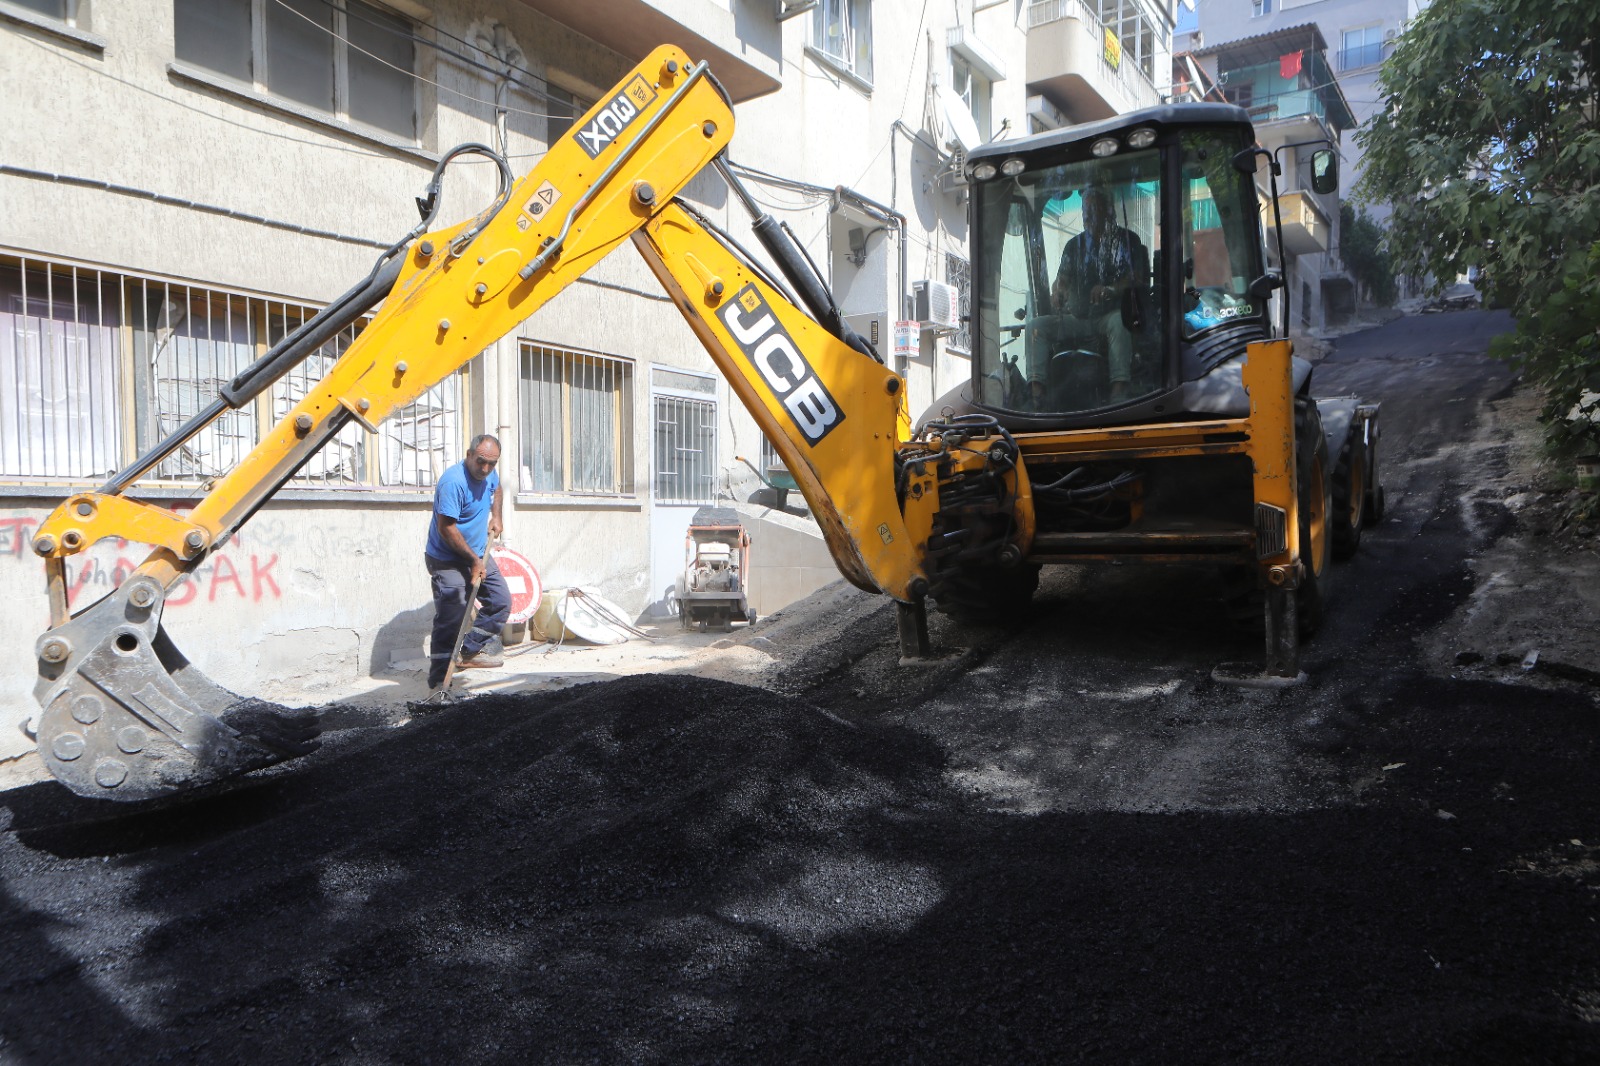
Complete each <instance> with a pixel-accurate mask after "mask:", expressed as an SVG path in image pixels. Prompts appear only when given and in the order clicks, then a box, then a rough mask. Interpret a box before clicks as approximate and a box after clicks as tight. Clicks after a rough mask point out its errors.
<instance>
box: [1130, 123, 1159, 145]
mask: <svg viewBox="0 0 1600 1066" xmlns="http://www.w3.org/2000/svg"><path fill="white" fill-rule="evenodd" d="M1155 143H1156V131H1155V130H1152V129H1149V128H1141V129H1136V130H1134V131H1133V132H1132V133H1130V134H1128V147H1129V148H1149V147H1150V146H1151V145H1152V144H1155Z"/></svg>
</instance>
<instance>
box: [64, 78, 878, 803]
mask: <svg viewBox="0 0 1600 1066" xmlns="http://www.w3.org/2000/svg"><path fill="white" fill-rule="evenodd" d="M732 135H733V113H732V109H731V106H730V104H729V102H728V99H727V97H726V95H725V94H724V93H723V92H722V90H721V87H720V86H718V85H717V84H716V82H715V81H714V80H713V79H712V78H711V77H710V76H709V74H708V72H707V70H706V66H705V64H703V63H702V64H699V65H694V64H691V63H690V61H689V59H688V57H686V56H685V55H684V54H683V53H682V52H681V51H679V50H677V49H675V48H672V47H663V48H659V49H657V50H656V51H655V52H653V53H651V55H650V56H649V57H647V58H646V59H645V60H644V61H643V62H642V63H640V64H639V66H637V67H635V68H634V69H633V70H632V71H631V72H630V73H629V74H628V75H626V76H625V77H624V78H623V79H622V81H621V82H619V83H618V84H617V86H616V87H615V88H614V89H613V90H612V91H611V92H610V93H608V94H607V95H606V96H605V97H603V98H602V99H601V101H600V102H599V103H598V104H596V105H595V107H594V108H592V109H591V110H590V111H589V113H588V114H586V115H585V116H584V117H583V118H582V119H580V120H579V121H578V123H577V124H576V125H575V126H574V127H573V128H572V131H571V132H569V133H568V134H566V135H564V136H563V137H562V138H561V139H560V140H559V141H557V142H556V143H555V144H553V145H551V147H550V150H549V152H548V153H547V154H546V155H545V157H544V158H543V159H542V160H541V162H540V163H539V165H538V166H537V167H536V168H535V169H534V170H533V171H532V172H530V173H529V174H528V175H526V176H525V177H523V178H522V179H521V180H520V181H516V182H514V183H513V182H512V181H511V180H510V172H509V170H508V169H506V168H505V166H504V162H503V161H502V160H499V159H498V157H495V158H496V160H497V162H498V163H499V164H500V167H501V173H502V176H503V182H502V189H501V192H500V195H499V197H498V198H497V200H496V202H495V204H494V205H493V206H492V207H491V208H490V209H488V210H487V211H485V212H484V213H483V214H481V215H480V216H478V217H477V218H476V219H474V220H472V221H471V222H468V223H465V224H463V225H460V226H456V227H453V228H449V229H445V230H436V231H434V232H431V233H421V234H416V235H415V236H414V237H408V238H407V239H406V240H403V241H402V242H400V243H397V244H396V245H395V246H394V247H393V248H391V249H390V251H389V252H388V253H385V255H384V256H383V257H382V258H380V260H379V263H378V265H377V266H376V267H375V268H374V270H373V272H372V274H371V275H370V276H369V277H368V279H367V280H366V281H365V282H363V283H362V285H359V286H357V287H356V288H355V289H353V290H351V292H350V293H347V294H345V296H344V297H341V298H340V299H339V300H337V301H335V302H334V304H332V305H330V307H329V308H328V309H326V310H325V311H324V312H323V313H322V314H320V315H318V316H317V317H316V318H314V319H312V320H311V321H310V322H308V323H307V324H306V326H304V327H302V328H301V329H300V330H297V331H296V333H295V334H293V335H292V336H291V337H289V338H286V339H285V341H284V342H283V343H282V344H280V345H278V346H277V347H275V348H274V349H273V350H272V351H270V352H268V353H267V355H266V356H265V357H263V358H262V360H261V361H260V362H258V363H257V364H256V365H254V366H252V367H251V368H250V369H249V370H247V371H245V372H244V373H243V374H241V375H240V376H239V377H238V378H236V379H235V380H234V381H233V382H231V383H230V384H229V385H228V386H227V387H226V388H224V389H223V392H222V396H221V397H220V398H219V399H218V400H216V401H215V402H213V404H212V405H211V406H210V407H208V408H207V409H206V410H205V411H203V412H202V413H201V415H199V416H198V417H197V418H195V419H194V420H192V421H191V422H190V423H189V424H188V425H186V426H185V427H183V428H182V429H180V430H179V431H178V432H177V433H175V434H174V435H173V436H172V437H170V438H168V439H167V440H166V441H163V442H162V443H161V444H160V445H158V446H157V447H156V448H155V449H153V450H152V451H151V452H149V453H147V454H146V455H145V456H143V457H141V459H140V460H139V461H138V462H136V463H135V464H133V466H131V467H130V468H129V469H127V470H125V471H123V472H122V473H120V474H119V475H117V477H115V478H113V479H112V481H111V482H109V483H108V484H107V485H106V486H105V487H104V488H103V489H102V490H101V491H99V492H84V493H79V494H76V495H74V496H72V497H71V498H70V499H68V500H67V501H66V502H64V503H63V504H62V505H61V506H59V507H58V508H56V510H55V511H54V512H53V513H52V514H51V515H50V517H49V518H48V519H47V520H46V521H45V522H44V523H43V524H42V525H41V527H40V529H39V531H38V534H37V535H36V537H35V540H34V544H33V547H34V550H35V552H36V553H37V554H39V555H40V556H41V557H43V558H44V560H45V565H46V576H47V584H48V586H49V588H50V613H51V619H50V621H51V628H50V629H49V631H48V632H46V633H45V634H44V635H43V636H42V637H41V638H40V639H39V642H38V645H37V647H36V652H37V655H38V682H37V684H36V686H35V695H36V697H37V698H38V700H39V703H40V706H41V707H42V708H43V710H42V713H41V714H40V716H39V718H38V722H37V737H38V745H39V751H40V753H41V755H42V757H43V759H44V761H45V764H46V765H47V766H48V767H49V769H50V771H51V772H52V773H53V774H54V775H55V776H56V777H57V778H58V779H59V780H61V781H62V782H64V783H65V784H66V785H67V786H68V787H69V788H71V789H72V790H73V791H74V792H77V793H79V794H80V795H85V796H95V797H103V798H108V799H116V800H142V799H148V798H152V797H157V796H161V795H164V794H168V793H174V792H179V791H183V790H186V789H190V788H194V787H196V786H199V785H204V784H207V783H210V782H213V781H216V780H219V779H221V778H225V777H228V776H231V775H233V774H237V773H240V772H243V771H246V770H250V769H254V768H257V767H260V766H265V765H269V764H271V763H274V762H278V761H281V760H282V759H285V758H290V757H293V756H295V755H299V754H303V753H304V752H305V751H307V750H309V748H310V747H312V746H314V736H315V726H314V724H312V723H309V722H307V721H305V720H303V719H298V718H295V717H293V716H290V717H288V718H285V717H284V716H282V715H274V714H272V713H270V712H269V710H268V708H266V707H264V706H263V705H261V704H259V703H258V702H257V701H251V700H243V699H241V698H240V697H238V696H236V695H235V694H233V693H231V692H228V691H227V690H226V689H223V688H222V687H220V686H218V685H216V684H215V683H213V682H211V681H210V680H209V679H206V678H205V677H204V676H202V675H201V674H200V673H199V672H198V671H196V670H195V669H194V668H193V667H192V666H190V665H189V663H188V662H187V660H185V659H184V657H183V656H182V655H181V654H180V653H179V652H178V650H177V649H176V647H174V645H173V643H172V641H171V639H170V638H169V637H168V636H167V634H166V631H165V630H164V629H163V628H162V626H161V614H162V608H163V604H164V602H165V598H166V594H167V592H168V590H169V589H170V588H171V587H172V585H173V584H174V583H175V582H176V581H177V580H178V579H180V578H181V577H183V576H184V575H185V574H187V573H189V572H191V571H193V570H194V569H195V568H196V567H198V566H199V565H200V564H201V563H202V562H203V561H204V560H205V559H206V558H207V557H208V555H209V554H210V553H211V552H212V551H214V550H215V549H216V548H218V547H219V546H220V545H221V544H222V543H224V542H225V541H226V539H227V538H228V537H229V536H231V535H232V534H233V533H234V532H235V531H237V530H238V529H239V528H240V527H241V526H242V525H244V523H245V522H246V521H247V520H248V519H249V518H250V516H251V515H252V514H254V513H255V511H256V510H257V509H258V508H259V507H260V506H261V505H262V504H263V503H264V502H265V501H266V500H267V499H268V498H270V497H271V496H272V495H273V494H274V493H275V492H276V491H277V490H278V489H279V488H280V487H282V485H283V484H284V483H285V482H287V481H288V480H289V479H290V478H291V477H293V476H294V474H295V472H296V471H297V470H299V469H300V467H301V466H303V465H304V464H305V463H306V461H307V460H309V459H310V458H311V456H312V455H313V454H315V452H316V451H317V450H318V449H319V448H321V447H322V446H323V445H324V444H325V443H327V441H329V440H330V439H332V438H333V437H334V436H335V435H337V434H338V433H339V431H340V430H341V429H343V428H344V427H345V426H346V425H348V424H349V423H350V422H356V423H359V424H361V425H363V426H365V427H366V428H367V429H368V430H375V428H376V424H377V423H378V422H380V421H381V420H383V419H384V418H386V417H388V416H389V415H390V414H392V413H393V412H394V411H396V410H397V409H399V408H402V407H404V406H405V405H407V404H409V403H411V402H413V401H414V400H416V399H417V398H418V397H419V396H421V395H422V394H423V393H424V392H426V391H427V390H428V389H429V388H431V387H433V386H434V385H435V384H437V383H438V382H439V381H441V380H443V379H444V378H445V377H447V376H448V375H449V374H450V373H452V372H453V371H455V370H456V369H457V368H459V367H460V366H461V365H462V364H464V363H465V362H467V360H469V359H471V358H472V357H473V356H475V355H477V354H478V353H479V352H481V351H482V350H483V349H484V348H485V347H486V346H487V345H489V344H491V343H493V342H494V341H496V340H498V339H499V338H500V337H501V336H503V335H504V334H506V333H507V332H509V331H510V330H511V329H512V328H514V327H515V326H516V325H517V324H518V323H520V322H521V321H523V320H524V319H526V318H527V317H528V316H529V315H530V314H532V313H533V312H534V311H535V310H536V309H537V308H539V307H540V306H541V305H542V304H544V303H545V302H546V301H548V300H550V299H551V298H552V297H554V296H555V295H556V294H557V293H559V292H560V291H561V290H562V289H563V288H565V287H566V286H567V285H568V284H570V283H571V282H572V281H574V280H575V279H576V278H578V277H579V276H580V275H581V274H583V273H584V272H585V271H586V270H588V269H589V268H591V267H592V266H594V264H595V263H597V262H598V261H599V260H600V259H602V258H604V257H605V256H606V255H607V254H609V253H610V252H611V251H612V250H613V249H614V248H615V247H616V246H617V245H619V244H620V243H621V242H622V241H623V240H625V239H626V238H628V237H629V236H630V235H631V234H632V233H634V232H635V231H636V230H638V229H639V228H640V227H641V226H642V225H644V224H645V223H646V221H648V220H649V219H650V217H651V216H652V215H653V214H654V213H655V211H656V210H657V209H658V208H659V205H660V204H662V203H664V202H666V201H668V200H670V199H671V198H672V197H673V196H675V195H676V194H677V192H678V191H679V190H681V189H682V188H683V186H684V185H686V184H687V183H688V182H689V181H690V180H691V179H692V178H693V177H694V176H695V175H696V174H698V173H699V172H700V171H701V170H703V169H704V168H705V167H706V165H707V164H708V163H709V162H710V161H711V160H712V159H713V158H715V157H716V156H717V154H718V153H720V152H721V151H722V150H723V149H724V148H725V147H726V145H727V143H728V141H729V139H730V138H731V137H732ZM473 150H478V151H481V152H482V153H484V154H489V155H491V156H492V153H490V152H488V150H487V149H476V148H475V149H473ZM448 158H449V157H447V159H448ZM436 195H437V188H436V185H435V187H434V188H433V189H431V190H430V196H429V197H428V198H427V199H426V200H424V201H419V203H421V204H422V205H423V206H424V209H425V214H430V213H431V211H432V210H433V204H434V203H436ZM380 300H381V301H382V308H381V309H380V310H379V311H378V312H377V313H376V315H375V316H374V317H373V318H372V320H371V321H370V322H369V323H367V325H366V326H365V328H364V329H363V330H362V331H361V333H360V334H359V335H358V336H357V337H356V339H355V341H354V343H353V344H351V346H350V347H349V349H348V350H347V351H346V352H345V353H344V354H343V355H342V356H341V357H340V358H339V360H338V361H337V362H336V363H335V364H334V365H333V367H332V369H331V370H330V371H329V372H328V374H327V375H326V376H325V377H324V378H323V380H322V381H321V382H320V383H319V384H318V385H317V386H316V387H315V388H314V389H313V390H312V391H311V392H310V394H309V395H307V396H306V398H305V399H304V400H302V401H301V402H300V403H299V404H298V405H296V406H295V408H294V409H293V410H291V411H290V412H289V413H288V414H287V415H286V416H285V417H284V418H283V419H282V420H281V421H280V422H278V423H277V424H276V425H275V426H274V427H273V428H272V429H271V430H270V431H269V432H268V433H267V434H266V436H265V437H264V438H263V439H262V441H261V442H260V443H259V444H258V445H257V446H256V447H255V448H254V449H253V450H252V451H251V452H250V453H249V455H247V456H246V457H245V459H244V460H243V461H242V462H241V463H240V464H239V465H238V466H237V467H236V468H234V469H233V470H232V471H230V472H228V473H227V474H225V475H224V476H222V477H221V478H219V479H218V480H217V481H216V482H215V483H214V484H213V485H212V486H210V488H209V490H208V491H207V492H206V493H205V495H204V496H203V497H202V498H201V499H200V501H199V503H198V504H197V505H196V506H195V508H194V509H193V510H192V511H190V512H188V513H187V514H184V515H182V516H179V515H177V514H175V513H174V512H171V511H168V510H165V509H163V508H160V507H157V506H155V505H153V504H148V503H141V502H138V501H135V500H131V499H128V498H127V497H126V496H124V495H123V493H124V491H125V490H126V489H127V488H128V487H129V486H131V485H133V484H134V483H135V482H137V480H138V479H139V477H141V476H143V475H144V474H147V473H149V472H150V471H151V470H154V469H156V468H157V467H158V466H159V465H160V463H161V462H162V460H163V459H164V458H165V457H166V456H168V455H171V454H172V453H173V452H175V451H176V450H177V448H178V447H180V446H181V445H182V443H183V442H184V440H186V439H188V438H189V437H192V436H193V435H194V434H196V433H198V432H199V431H200V430H202V429H204V428H205V426H206V424H208V423H209V422H210V421H212V420H214V419H216V418H217V417H219V416H220V415H221V414H222V413H223V412H225V411H227V410H229V409H237V408H239V407H242V406H244V405H245V404H247V403H250V402H252V401H253V400H254V399H255V397H257V396H258V395H260V394H261V393H262V392H264V391H265V390H266V389H267V388H269V387H270V386H271V384H272V383H273V382H274V381H276V380H277V379H278V378H280V377H281V376H282V375H283V374H285V373H287V372H288V371H289V370H291V369H293V367H294V366H295V365H297V364H298V363H299V362H300V361H301V360H302V359H303V358H304V357H305V356H306V355H309V354H310V353H311V352H312V351H315V350H316V348H317V347H318V346H319V345H320V344H322V343H323V342H325V341H326V340H327V339H329V338H330V337H332V336H333V335H334V334H336V333H337V332H338V331H339V330H340V329H341V328H343V327H345V326H347V325H349V324H350V323H352V322H354V321H356V320H358V319H359V318H360V317H361V316H362V315H363V314H364V313H365V312H366V311H367V310H368V309H369V308H371V307H372V306H373V305H375V304H376V303H378V302H379V301H380ZM880 376H881V375H880ZM880 384H881V383H880ZM885 461H887V460H885ZM111 537H120V538H125V539H128V540H133V541H138V542H142V543H148V544H153V545H155V548H154V550H153V551H152V552H151V553H150V555H149V556H148V557H147V558H146V559H145V560H144V562H143V563H142V564H141V565H140V566H139V567H138V568H137V570H135V571H134V573H133V574H132V575H131V576H130V577H129V578H128V579H127V580H125V581H124V582H123V583H122V585H121V586H120V587H118V588H117V589H116V590H114V591H113V592H112V593H111V594H110V595H109V596H107V597H105V598H104V599H102V600H100V601H99V602H97V603H95V604H93V605H92V606H90V607H88V608H87V609H85V610H83V611H81V612H79V613H78V614H76V615H73V616H70V617H69V610H68V601H67V595H66V582H65V566H66V560H67V558H69V557H70V556H72V555H76V554H78V553H81V552H84V551H87V550H88V549H90V548H91V547H92V546H93V545H94V544H95V543H96V542H98V541H100V540H104V539H106V538H111Z"/></svg>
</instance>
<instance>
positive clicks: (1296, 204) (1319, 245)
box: [1261, 189, 1333, 255]
mask: <svg viewBox="0 0 1600 1066" xmlns="http://www.w3.org/2000/svg"><path fill="white" fill-rule="evenodd" d="M1278 209H1279V211H1280V212H1281V213H1282V215H1283V250H1284V251H1285V252H1287V253H1288V254H1290V255H1318V254H1320V253H1322V252H1326V251H1327V250H1328V246H1329V245H1330V244H1331V243H1332V239H1333V227H1332V224H1331V223H1330V222H1329V219H1328V216H1327V214H1326V213H1324V212H1323V210H1322V208H1321V207H1319V206H1317V202H1316V200H1315V199H1314V198H1313V196H1312V194H1311V193H1309V192H1307V191H1305V190H1303V189H1296V190H1295V191H1294V192H1286V193H1284V194H1283V195H1282V196H1280V197H1278ZM1261 224H1262V226H1263V227H1264V228H1265V229H1266V232H1267V233H1268V234H1269V235H1270V234H1271V233H1272V203H1271V202H1270V201H1268V202H1266V203H1263V204H1262V206H1261ZM1268 240H1269V241H1270V240H1271V237H1270V236H1269V237H1268Z"/></svg>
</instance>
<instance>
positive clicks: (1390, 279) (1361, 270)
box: [1339, 200, 1397, 307]
mask: <svg viewBox="0 0 1600 1066" xmlns="http://www.w3.org/2000/svg"><path fill="white" fill-rule="evenodd" d="M1384 236H1385V235H1384V232H1383V228H1382V227H1381V226H1379V225H1378V224H1377V223H1376V222H1374V221H1372V219H1371V218H1369V217H1368V216H1367V213H1366V212H1365V211H1362V212H1360V213H1357V211H1356V208H1355V205H1354V204H1352V203H1350V202H1349V201H1348V200H1347V201H1345V202H1344V203H1342V204H1340V205H1339V257H1340V258H1341V259H1343V260H1344V265H1345V266H1347V267H1349V268H1350V276H1351V277H1353V278H1354V279H1355V282H1356V285H1357V286H1358V287H1359V288H1360V290H1361V293H1362V294H1363V295H1364V296H1366V298H1367V299H1369V300H1371V301H1372V302H1373V303H1375V304H1377V305H1378V306H1379V307H1392V306H1393V305H1394V298H1395V296H1396V295H1397V294H1396V292H1395V285H1394V264H1393V263H1391V262H1390V260H1389V252H1388V249H1387V248H1385V247H1384Z"/></svg>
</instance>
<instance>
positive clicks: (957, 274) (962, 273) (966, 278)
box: [944, 252, 972, 353]
mask: <svg viewBox="0 0 1600 1066" xmlns="http://www.w3.org/2000/svg"><path fill="white" fill-rule="evenodd" d="M944 276H945V280H946V281H947V282H949V283H950V285H951V286H952V287H953V288H954V289H955V290H956V297H957V299H956V304H957V321H958V322H959V325H958V327H957V328H956V331H955V332H954V333H952V334H950V337H949V339H948V340H946V341H945V346H946V347H949V348H954V349H955V350H956V351H961V352H969V353H970V352H971V351H972V264H971V263H969V262H967V260H965V259H963V258H962V257H961V256H959V255H956V254H955V253H954V252H946V253H945V256H944Z"/></svg>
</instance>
